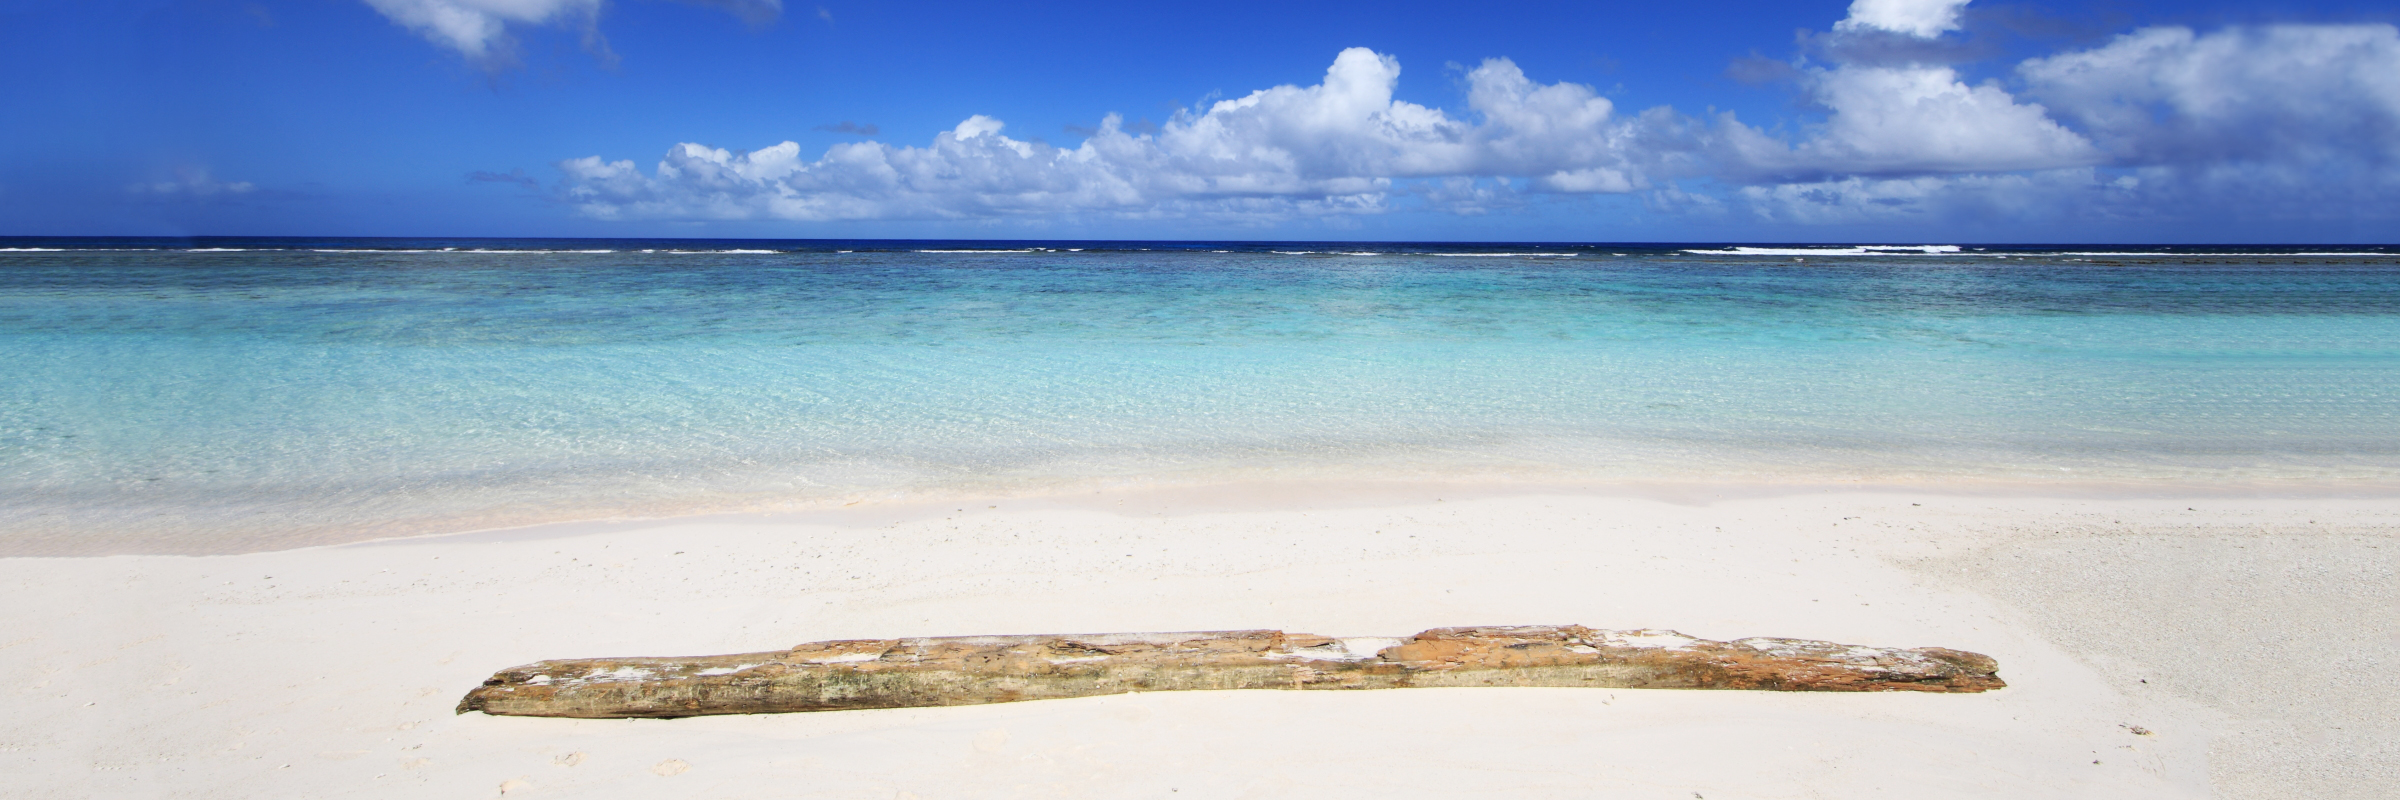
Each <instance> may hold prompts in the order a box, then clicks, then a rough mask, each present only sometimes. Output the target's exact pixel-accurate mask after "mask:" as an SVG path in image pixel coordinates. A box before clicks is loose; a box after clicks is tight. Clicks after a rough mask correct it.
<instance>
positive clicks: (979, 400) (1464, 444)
mask: <svg viewBox="0 0 2400 800" xmlns="http://www.w3.org/2000/svg"><path fill="white" fill-rule="evenodd" d="M0 248H10V249H0V378H4V379H5V380H0V498H5V499H0V551H7V552H119V551H150V552H161V551H170V552H171V551H214V550H227V549H250V548H258V547H272V546H282V545H288V544H294V543H302V542H314V541H330V540H342V539H356V538H366V537H372V536H384V535H396V534H404V533H416V532H430V531H440V530H458V529H465V528H473V527H486V526H495V525H513V524H527V523H533V522H541V521H550V520H560V519H587V518H597V517H610V516H624V515H644V516H647V515H666V514H678V513H698V512H707V511H719V510H734V509H753V508H797V507H809V506H813V505H824V504H839V503H842V502H847V501H850V500H855V499H861V498H884V497H892V496H895V495H926V494H939V493H947V492H960V493H986V492H1020V491H1041V490H1044V489H1050V488H1057V487H1062V486H1069V485H1078V484H1084V483H1091V482H1110V483H1125V482H1187V481H1214V480H1228V479H1245V478H1262V477H1276V478H1280V477H1292V476H1316V477H1345V478H1373V477H1409V478H1425V477H1459V476H1466V477H1478V478H1533V479H1557V480H1601V481H1652V480H1701V481H1717V480H1727V481H1790V482H1822V481H1850V480H1871V481H1901V482H1914V481H1936V482H1941V481H1962V482H1963V481H1980V480H2008V481H2070V482H2116V481H2130V482H2169V483H2185V482H2243V483H2267V484H2275V483H2299V484H2383V483H2388V482H2391V481H2393V480H2394V479H2395V478H2400V404H2396V402H2395V401H2400V266H2396V265H2395V261H2396V260H2400V258H2396V257H2395V256H2393V255H2391V254H2388V253H2385V252H2384V251H2383V250H2381V249H2377V248H2364V249H2361V248H2255V247H2251V248H2228V249H2222V250H2219V251H2216V252H2206V251H2203V250H2201V249H2197V248H2186V249H2179V250H2173V251H2158V250H2154V249H2146V248H2122V247H2078V248H2057V249H2047V250H2026V249H2018V250H2003V249H1999V248H1993V249H1987V250H1974V249H1971V248H1962V249H1959V250H1958V251H1957V252H1948V251H1947V250H1946V249H1945V248H1931V249H1932V250H1933V251H1934V252H1925V251H1923V250H1900V251H1894V250H1859V249H1857V248H1850V249H1832V248H1814V247H1760V248H1756V249H1755V250H1752V251H1748V252H1738V251H1737V252H1730V253H1728V252H1709V251H1725V250H1727V248H1725V247H1723V246H1690V247H1683V246H1673V247H1661V246H1641V247H1633V246H1606V245H1603V246H1583V247H1566V246H1536V245H1492V246H1479V245H1460V246H1435V245H1361V244H1355V243H1344V244H1338V245H1317V246H1310V245H1293V244H1289V243H1276V244H1262V245H1227V244H1216V243H1203V244H1166V243H1161V244H1125V243H1047V244H1042V245H1039V246H1032V247H1029V246H1028V245H1025V244H1023V243H1013V242H1011V243H988V242H986V243H975V242H963V243H959V242H949V243H923V242H900V243H894V242H807V243H791V242H766V243H762V242H694V241H606V242H595V241H588V240H579V241H566V242H540V241H525V240H482V241H430V240H426V241H418V240H400V241H395V240H246V241H245V240H222V241H206V242H182V241H176V242H168V241H141V240H85V241H65V240H0ZM95 248H109V249H95ZM144 248H151V249H144ZM442 248H455V249H451V250H444V249H442ZM478 250H481V251H486V252H475V251H478ZM579 251H602V252H579ZM677 251H682V252H677ZM845 251H847V252H845ZM928 251H931V252H928ZM972 251H1005V252H972ZM1219 251H1223V252H1219ZM1696 251H1699V252H1696ZM1795 252H1797V253H1802V254H1801V255H1794V254H1793V253H1795ZM2329 252H2340V253H2345V254H2342V255H2295V254H2297V253H2329ZM1343 253H1364V254H1366V255H1343ZM1620 254H1622V255H1620Z"/></svg>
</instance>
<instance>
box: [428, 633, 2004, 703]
mask: <svg viewBox="0 0 2400 800" xmlns="http://www.w3.org/2000/svg"><path fill="white" fill-rule="evenodd" d="M1998 668H1999V667H1998V664H1997V663H1995V662H1994V661H1993V660H1992V659H1991V658H1990V657H1988V656H1983V655H1979V654H1976V653H1967V652H1961V651H1957V650H1946V649H1943V648H1939V647H1924V648H1915V649H1905V650H1904V649H1895V648H1879V647H1861V646H1854V645H1843V644H1834V643H1831V642H1817V641H1807V640H1801V639H1774V638H1764V637H1761V638H1751V639H1741V640H1736V641H1731V642H1717V641H1710V640H1707V639H1695V638H1692V637H1689V636H1685V635H1683V634H1680V633H1676V632H1674V631H1663V630H1632V631H1609V630H1594V629H1591V628H1586V627H1583V626H1580V625H1567V626H1546V625H1544V626H1515V627H1476V628H1435V629H1433V630H1429V631H1426V632H1424V633H1420V634H1417V635H1415V636H1412V637H1409V638H1406V639H1374V638H1351V639H1333V638H1328V637H1324V636H1315V635H1311V634H1297V633H1295V634H1287V633H1284V632H1282V631H1209V632H1200V633H1104V634H1086V635H1035V636H958V637H947V638H930V639H862V640H849V641H834V642H815V643H811V644H804V645H800V646H798V647H794V648H792V649H790V650H784V651H777V652H770V653H746V654H741V655H726V656H695V657H689V658H591V659H572V660H564V661H542V662H538V663H534V664H528V665H525V666H522V667H514V668H511V669H506V670H502V671H500V672H499V673H497V674H494V675H493V676H492V677H491V679H490V680H486V681H484V683H483V685H482V686H480V687H477V688H476V689H475V690H474V691H471V692H468V693H467V696H466V698H465V699H464V700H461V701H459V704H458V713H461V714H464V713H466V712H469V711H481V712H484V713H486V714H498V715H510V716H533V717H583V718H619V717H689V716H698V715H703V714H771V713H779V712H789V711H837V710H845V709H863V708H914V707H924V706H960V705H979V704H983V703H1009V702H1015V701H1019V700H1046V699H1053V698H1063V697H1090V696H1093V695H1106V694H1123V693H1126V692H1164V691H1185V690H1203V689H1402V688H1413V687H1456V686H1547V687H1585V688H1607V689H1757V690H1768V691H1787V692H1982V691H1987V690H1991V689H1998V688H2001V687H2003V686H2006V685H2007V684H2005V683H2002V682H2001V680H2000V678H1999V677H1998V676H1997V675H1995V674H1994V673H1995V672H1996V671H1997V670H1998Z"/></svg>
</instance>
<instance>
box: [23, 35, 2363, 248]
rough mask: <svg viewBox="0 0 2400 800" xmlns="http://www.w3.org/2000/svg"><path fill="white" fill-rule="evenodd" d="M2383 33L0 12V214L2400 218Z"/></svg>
mask: <svg viewBox="0 0 2400 800" xmlns="http://www.w3.org/2000/svg"><path fill="white" fill-rule="evenodd" d="M2394 17H2400V13H2395V9H2394V8H2393V7H2391V6H2389V5H2388V4H2361V3H2347V4H2345V3H2331V4H2275V3H2212V2H2200V3H2173V4H2169V3H2098V4H2095V3H2047V4H2045V3H2018V4H2007V3H1987V2H1980V0H1978V2H1971V3H1969V2H1960V0H1858V2H1856V3H1849V2H1801V3H1709V2H1691V3H1676V4H1657V3H1641V4H1636V3H1590V2H1587V3H1572V4H1570V3H1524V4H1492V5H1485V4H1455V3H1448V4H1432V3H1414V4H1411V3H1358V4H1335V3H1288V2H1283V3H1215V4H1207V5H1204V6H1203V5H1195V6H1190V7H1185V8H1169V9H1164V10H1162V9H1160V8H1155V7H1149V6H1144V5H1141V4H1121V3H1110V4H1102V3H1044V4H1038V5H1024V6H1004V5H999V4H991V3H961V4H944V3H925V4H915V5H908V6H902V5H897V4H888V5H887V4H854V3H843V2H828V3H825V4H823V5H817V4H802V3H777V2H772V0H711V1H710V2H699V1H697V0H694V1H692V2H670V1H669V0H283V1H281V2H278V1H275V0H254V1H252V0H187V1H186V2H108V1H106V0H102V1H101V2H84V3H74V2H26V1H24V0H0V96H4V97H5V98H6V99H7V101H8V102H7V106H8V113H7V117H8V119H9V122H8V123H7V124H6V125H0V147H4V148H5V149H4V150H0V152H4V153H5V154H6V155H4V156H0V235H106V234H125V235H162V234H163V235H175V234H229V235H243V234H256V235H389V236H417V235H423V236H723V237H777V238H781V237H845V238H846V237H957V238H1232V239H1395V240H1412V239H1413V240H1437V239H1438V240H1495V241H1496V240H1566V241H1667V240H1681V241H1906V242H1917V241H1934V240H1941V241H1980V242H2001V241H2023V242H2043V241H2056V242H2069V241H2119V242H2221V241H2250V242H2278V241H2292V242H2345V241H2363V242H2390V241H2394V240H2400V236H2396V235H2394V234H2393V233H2392V232H2393V231H2395V230H2400V34H2396V33H2395V30H2394V28H2393V27H2392V22H2393V18H2394ZM1111 120H1114V121H1113V122H1112V121H1111ZM843 123H849V124H850V125H849V129H848V130H844V129H843ZM869 126H871V128H870V127H869ZM786 142H789V143H791V145H790V146H779V145H782V144H783V143H786Z"/></svg>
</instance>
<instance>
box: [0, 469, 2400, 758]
mask: <svg viewBox="0 0 2400 800" xmlns="http://www.w3.org/2000/svg"><path fill="white" fill-rule="evenodd" d="M1464 491H1465V490H1459V489H1456V488H1443V487H1433V486H1408V487H1388V486H1387V487H1383V488H1381V489H1378V490H1375V491H1372V492H1366V491H1360V490H1357V489H1356V488H1355V487H1351V488H1341V487H1312V486H1308V485H1283V486H1279V487H1272V488H1265V487H1223V488H1219V489H1216V490H1212V491H1208V492H1181V493H1163V492H1152V493H1138V492H1116V493H1103V494H1094V495H1090V496H1087V497H1081V498H1064V499H1062V498H1050V499H1043V500H1015V501H989V502H986V503H979V504H976V505H974V506H968V505H966V504H946V505H945V506H943V507H941V508H938V509H937V508H925V507H889V506H884V507H862V508H858V509H853V510H850V511H846V512H837V513H827V514H818V515H814V516H807V517H786V518H763V517H754V518H744V519H732V518H715V519H697V520H684V521H666V522H655V523H640V524H619V525H580V526H558V527H551V528H537V529H525V530H517V531H501V532H487V533H481V534H469V535H460V536H448V537H438V538H427V539H414V540H405V541H396V542H382V543H368V544H352V545H343V546H335V547H323V548H314V549H305V550H290V551H282V552H271V553H252V554H244V555H226V556H207V557H184V556H113V557H105V558H6V559H0V597H4V598H5V599H6V601H7V604H8V609H9V613H8V614H7V615H6V617H5V618H0V684H4V685H5V686H6V687H7V691H8V692H10V694H9V695H8V707H9V712H8V713H7V714H6V715H0V789H5V790H6V791H5V792H4V793H5V794H6V795H7V796H9V797H18V798H47V797H112V798H121V797H179V798H180V797H193V798H220V797H221V798H258V797H394V798H400V797H406V798H418V797H447V798H473V797H495V796H501V795H503V794H505V796H507V797H510V798H516V797H528V798H532V797H577V798H593V797H599V798H606V797H627V798H645V799H647V798H681V797H694V798H700V797H706V798H746V797H768V796H773V797H835V798H852V797H856V798H896V797H922V798H948V797H1108V798H1114V797H1322V796H1344V797H1347V796H1382V797H1484V796H1511V797H1629V798H1662V799H1672V800H1684V799H1685V798H1707V799H1709V800H1718V799H1721V798H1752V797H1755V798H1818V797H1829V798H1830V797H1840V798H1856V797H1895V798H1900V797H1905V798H1938V797H2094V798H2100V797H2106V798H2129V797H2209V796H2212V795H2215V796H2225V797H2244V798H2248V797H2258V798H2266V797H2273V798H2317V797H2324V798H2335V797H2342V798H2348V797H2356V798H2367V797H2391V796H2395V795H2400V722H2396V720H2400V692H2396V691H2395V690H2394V689H2393V688H2391V684H2392V680H2391V675H2392V672H2393V670H2394V669H2395V668H2400V659H2396V658H2395V656H2396V655H2400V596H2396V594H2400V592H2396V588H2400V575H2396V569H2400V525H2396V523H2400V501H2393V500H2385V499H2372V498H2347V499H2343V498H2321V499H2262V498H2258V497H2214V498H2205V499H2203V498H2201V497H2200V496H2199V493H2198V492H2194V493H2193V496H2191V497H2181V498H2176V497H2150V498H2146V499H2127V498H2106V497H2099V496H2086V497H2056V496H2051V497H2037V496H2010V495H2007V494H2003V493H1990V494H1981V495H1976V494H1958V493H1947V494H1943V493H1930V492H1921V491H1920V492H1899V491H1814V492H1796V493H1784V494H1767V493H1762V492H1758V491H1749V490H1737V489H1733V488H1714V489H1711V488H1695V489H1688V490H1682V491H1679V492H1669V493H1663V494H1662V493H1659V492H1651V493H1647V494H1627V493H1605V492H1592V491H1571V490H1563V489H1553V490H1536V489H1519V490H1515V491H1510V492H1505V493H1503V492H1495V491H1491V490H1489V489H1488V488H1487V489H1484V490H1479V493H1478V494H1475V495H1472V496H1470V495H1468V494H1465V493H1463V492H1464ZM989 506H997V507H989ZM1522 623H1581V624H1585V625H1592V626H1595V627H1625V628H1633V627H1661V628H1674V629H1678V630H1681V631H1683V632H1685V633H1688V634H1692V635H1696V636H1703V637H1708V638H1714V639H1730V638H1737V637H1743V636H1752V635H1774V636H1789V637H1802V638H1817V639H1830V640H1835V641H1842V642H1851V643H1860V644H1874V645H1892V646H1922V645H1940V646H1945V647H1954V648H1960V649H1966V650H1974V651H1978V652H1982V653H1986V654H1990V655H1993V656H1995V657H1997V658H1998V659H1999V660H2000V664H2001V675H2002V676H2003V677H2005V678H2006V679H2007V680H2008V681H2009V682H2010V684H2011V686H2010V688H2008V689H2006V690H2002V691H1998V692H1993V693H1989V694H1982V695H1920V694H1871V695H1836V694H1775V693H1754V692H1699V691H1629V690H1578V689H1425V690H1400V691H1383V692H1190V693H1154V694H1140V695H1125V696H1116V697H1105V698H1088V699H1081V700H1064V701H1047V702H1037V703H1017V704H1005V705H994V706H978V707H959V708H938V709H906V710H891V711H857V712H835V713H821V714H788V715H773V716H758V717H713V718H694V719H682V720H558V719H527V718H496V717H486V716H482V715H467V716H453V715H452V714H451V711H450V709H451V706H452V704H453V703H455V702H456V701H457V699H458V697H459V696H460V695H461V694H463V693H464V692H465V691H466V690H467V689H469V688H471V687H473V686H474V685H476V684H477V683H478V682H479V681H480V680H482V678H483V677H484V676H486V675H488V674H490V673H491V672H492V671H494V670H497V669H499V668H502V667H507V666H512V665H516V664H521V663H525V662H530V661H535V660H539V659H544V658H563V657H579V656H610V655H686V654H703V653H721V652H742V651H757V650H769V649H776V648H780V647H787V646H790V645H792V644H795V643H799V642H803V641H812V640H820V639H836V638H870V637H872V638H884V637H896V636H919V635H956V634H979V633H1043V632H1100V631H1136V630H1210V629H1235V628H1280V629H1283V630H1288V631H1296V632H1312V633H1323V634H1334V635H1404V634H1407V633H1411V632H1414V631H1417V630H1421V629H1424V628H1429V627H1437V626H1446V625H1469V624H1522ZM2137 729H2138V730H2137ZM2144 732H2147V733H2144Z"/></svg>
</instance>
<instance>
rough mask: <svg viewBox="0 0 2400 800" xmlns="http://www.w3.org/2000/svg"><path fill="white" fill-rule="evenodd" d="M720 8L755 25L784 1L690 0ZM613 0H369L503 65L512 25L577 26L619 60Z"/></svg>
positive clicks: (593, 45) (455, 46) (586, 39)
mask: <svg viewBox="0 0 2400 800" xmlns="http://www.w3.org/2000/svg"><path fill="white" fill-rule="evenodd" d="M686 2H690V3H693V4H696V5H704V6H710V7H714V8H717V9H719V10H722V11H724V12H726V13H729V14H732V15H734V16H735V17H738V18H740V19H741V20H742V21H743V22H746V23H749V24H751V25H754V26H755V25H765V24H767V23H770V22H773V21H774V20H775V18H776V17H777V16H778V15H780V14H782V13H783V0H686ZM607 3H608V0H366V4H367V5H369V6H372V7H374V9H375V10H376V11H379V12H382V13H383V15H384V16H385V17H387V18H390V19H391V21H393V22H396V23H399V24H400V25H401V27H405V28H408V29H409V30H412V31H415V32H417V35H419V36H423V37H425V38H426V39H427V40H428V41H431V42H433V43H434V44H437V45H441V46H443V47H447V48H449V49H451V50H455V51H457V52H458V54H459V55H460V56H462V57H464V58H466V60H467V61H468V62H469V63H472V64H475V65H477V66H479V67H483V68H485V69H499V68H502V67H507V66H510V65H513V64H514V63H515V62H516V39H515V37H513V36H511V35H510V34H509V28H510V26H512V25H549V24H553V23H557V24H565V25H574V26H577V27H579V28H580V29H581V32H582V35H583V44H584V49H586V50H589V51H591V52H592V54H593V55H594V56H597V57H599V58H600V59H601V60H602V61H603V62H606V63H610V64H613V63H614V62H615V60H616V55H615V54H614V53H613V52H611V51H610V50H609V47H608V40H607V38H606V37H604V36H602V35H601V34H600V12H601V11H602V10H603V9H604V8H605V7H606V6H607Z"/></svg>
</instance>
